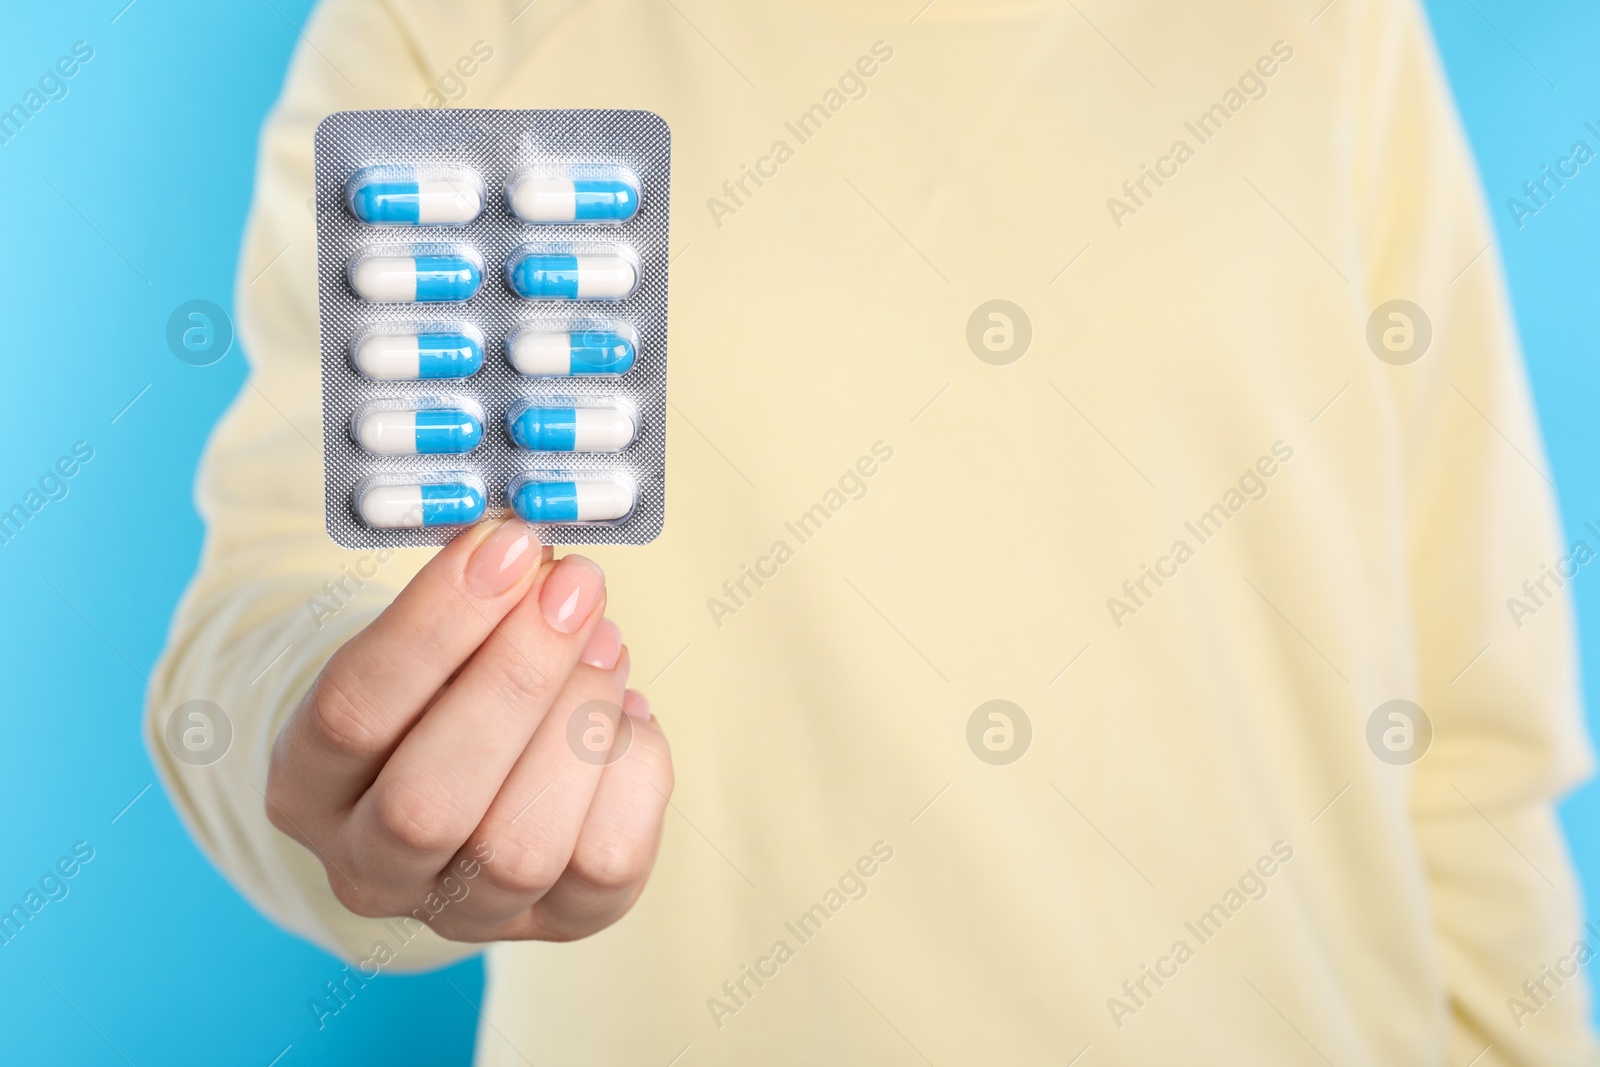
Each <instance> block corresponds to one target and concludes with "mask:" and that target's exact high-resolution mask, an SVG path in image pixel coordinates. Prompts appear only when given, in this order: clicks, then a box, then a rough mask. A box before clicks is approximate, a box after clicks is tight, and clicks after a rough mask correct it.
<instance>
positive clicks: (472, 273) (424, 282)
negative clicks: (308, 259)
mask: <svg viewBox="0 0 1600 1067" xmlns="http://www.w3.org/2000/svg"><path fill="white" fill-rule="evenodd" d="M350 284H351V285H352V286H353V287H354V288H355V291H356V293H357V294H359V295H360V296H361V297H362V298H363V299H366V300H373V301H377V302H380V303H405V304H410V303H419V302H420V303H438V302H441V301H446V300H466V299H468V298H469V297H471V296H473V295H474V294H475V293H477V291H478V286H480V285H482V284H483V272H482V271H481V270H479V269H478V265H477V264H476V263H474V262H472V260H470V259H468V258H467V257H466V256H367V257H365V258H363V259H361V260H358V261H357V262H356V264H355V266H354V267H353V268H352V269H351V271H350Z"/></svg>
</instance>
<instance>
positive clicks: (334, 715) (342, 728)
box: [309, 671, 387, 757]
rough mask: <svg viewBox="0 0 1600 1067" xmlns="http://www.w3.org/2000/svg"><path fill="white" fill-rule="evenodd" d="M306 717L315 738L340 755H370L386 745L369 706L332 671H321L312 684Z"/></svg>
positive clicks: (385, 740)
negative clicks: (308, 710) (308, 713)
mask: <svg viewBox="0 0 1600 1067" xmlns="http://www.w3.org/2000/svg"><path fill="white" fill-rule="evenodd" d="M309 719H310V722H309V725H310V727H311V730H312V732H313V733H314V734H315V735H316V738H317V740H318V741H320V742H321V743H322V744H324V745H326V746H328V747H329V748H331V749H333V750H334V751H335V752H338V753H339V754H341V755H344V756H353V757H369V756H374V755H377V754H379V753H381V752H382V751H383V750H384V748H385V747H386V746H387V739H386V738H385V737H384V735H383V734H382V733H381V732H380V731H379V730H377V729H376V728H375V717H374V715H373V714H372V711H371V708H370V707H369V706H368V705H367V704H366V702H365V701H363V700H362V699H361V698H360V697H357V696H356V695H355V693H354V692H353V691H352V690H351V688H350V686H349V684H348V683H347V682H345V681H341V680H340V679H339V677H338V676H337V675H336V674H334V673H332V672H329V671H324V672H323V673H322V674H321V675H319V676H318V678H317V681H316V684H315V685H314V686H313V687H312V690H311V702H310V715H309Z"/></svg>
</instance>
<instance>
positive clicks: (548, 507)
mask: <svg viewBox="0 0 1600 1067" xmlns="http://www.w3.org/2000/svg"><path fill="white" fill-rule="evenodd" d="M511 507H512V510H514V511H515V512H516V513H517V515H518V516H520V517H521V518H522V519H523V521H524V522H611V521H613V520H615V519H620V518H622V517H623V516H624V515H626V514H628V512H630V511H632V510H633V486H632V485H630V484H628V483H627V482H623V481H618V480H615V479H607V480H604V481H582V482H540V481H527V482H523V483H522V484H521V485H520V486H518V487H516V489H515V490H514V491H513V492H512V494H511Z"/></svg>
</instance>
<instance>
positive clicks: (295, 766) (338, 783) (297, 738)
mask: <svg viewBox="0 0 1600 1067" xmlns="http://www.w3.org/2000/svg"><path fill="white" fill-rule="evenodd" d="M548 554H549V550H548V549H543V548H542V546H541V545H540V543H539V537H538V535H537V534H536V533H535V532H534V530H533V527H531V526H529V525H527V524H526V523H524V522H522V521H521V520H520V519H508V520H506V521H504V522H500V523H488V524H485V525H483V526H479V527H475V528H473V529H471V530H468V531H466V532H465V533H463V534H461V535H460V536H459V537H457V538H456V539H455V540H454V541H452V542H450V544H448V545H446V546H445V547H444V549H443V550H441V551H440V552H439V554H438V555H436V556H434V557H433V559H431V560H429V561H428V564H427V565H426V566H425V567H423V568H422V569H421V570H420V571H418V572H417V574H416V576H415V577H414V578H412V579H411V581H410V583H409V584H408V585H407V586H406V587H405V588H404V589H403V590H401V591H400V595H399V596H397V597H395V599H394V603H392V604H390V605H389V606H388V607H387V608H386V609H384V611H383V613H382V614H381V615H379V616H378V617H377V618H376V619H374V620H373V621H372V622H371V623H370V624H369V625H368V626H367V628H366V629H365V630H363V631H361V633H359V634H357V635H356V636H355V637H353V638H351V639H350V640H349V641H348V642H346V643H345V645H344V647H343V648H341V649H339V651H338V652H336V653H334V655H333V658H332V659H330V660H329V661H328V663H327V665H326V666H325V667H324V668H323V670H322V673H321V674H320V675H319V676H318V677H317V680H316V682H314V683H313V684H312V686H311V690H310V692H308V693H307V694H306V697H305V699H304V700H303V701H302V702H301V704H300V707H299V708H298V709H297V710H296V711H295V713H294V715H293V717H292V718H290V720H289V722H288V724H287V725H286V726H285V727H284V729H283V733H282V734H281V735H280V736H279V738H278V741H277V745H276V747H275V749H274V752H273V760H272V765H271V769H270V772H269V775H268V781H267V795H268V798H269V803H272V804H274V805H277V806H280V807H281V806H284V805H285V804H287V806H288V810H289V811H291V812H297V813H300V814H304V815H308V816H313V817H314V816H317V815H326V814H333V813H337V812H341V811H344V810H347V809H348V808H349V807H350V806H351V805H353V804H354V803H355V801H356V800H357V799H358V798H359V797H360V796H361V794H362V793H363V792H364V791H365V790H366V788H367V786H368V785H370V784H371V783H372V781H373V780H374V779H376V778H377V776H378V772H379V771H380V770H382V768H383V765H384V762H385V761H386V760H387V759H388V757H389V754H390V753H391V752H393V751H394V749H395V747H396V746H397V745H398V744H399V743H400V741H401V739H403V738H404V737H405V735H406V733H407V732H408V731H409V730H410V729H411V727H412V725H413V724H414V723H415V722H416V721H417V718H418V717H419V716H420V715H421V714H422V712H423V709H425V708H426V707H427V706H428V703H429V702H430V701H431V700H432V699H433V698H434V695H435V694H436V693H437V692H438V691H439V689H440V688H441V687H442V686H443V685H444V684H445V683H446V682H447V681H449V679H450V677H451V676H452V675H454V674H455V673H456V671H457V670H459V669H460V667H461V665H462V664H464V663H465V662H466V661H467V660H468V659H469V658H470V657H471V656H472V654H473V653H474V652H475V651H477V648H478V646H479V645H481V644H482V643H483V641H484V639H485V638H486V637H488V636H489V634H490V633H491V632H493V630H494V628H495V626H496V625H498V624H499V622H500V620H501V619H502V618H504V617H505V616H506V614H507V613H508V612H510V611H511V609H512V608H513V607H515V606H516V605H517V604H518V603H519V602H520V601H521V600H522V598H523V596H524V595H525V594H526V593H527V591H528V588H529V586H530V584H531V582H532V577H533V575H534V574H535V573H536V572H537V571H538V569H539V563H540V561H541V559H542V558H544V557H545V556H547V555H548Z"/></svg>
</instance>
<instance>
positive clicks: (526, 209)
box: [510, 178, 639, 222]
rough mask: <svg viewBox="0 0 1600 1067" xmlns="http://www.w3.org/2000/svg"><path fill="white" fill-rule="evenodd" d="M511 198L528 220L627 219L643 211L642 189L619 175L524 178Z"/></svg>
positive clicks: (515, 209) (514, 209)
mask: <svg viewBox="0 0 1600 1067" xmlns="http://www.w3.org/2000/svg"><path fill="white" fill-rule="evenodd" d="M510 199H511V210H512V212H513V213H514V214H515V215H516V216H517V217H518V218H519V219H521V220H522V221H524V222H627V221H628V220H629V219H631V218H633V216H634V213H635V212H637V211H638V210H639V191H638V189H636V188H635V187H634V186H633V185H632V184H631V183H629V182H626V181H622V180H620V179H616V178H602V179H582V178H579V179H568V178H524V179H522V180H521V181H519V182H517V183H516V184H515V185H513V186H512V187H511V198H510Z"/></svg>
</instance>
